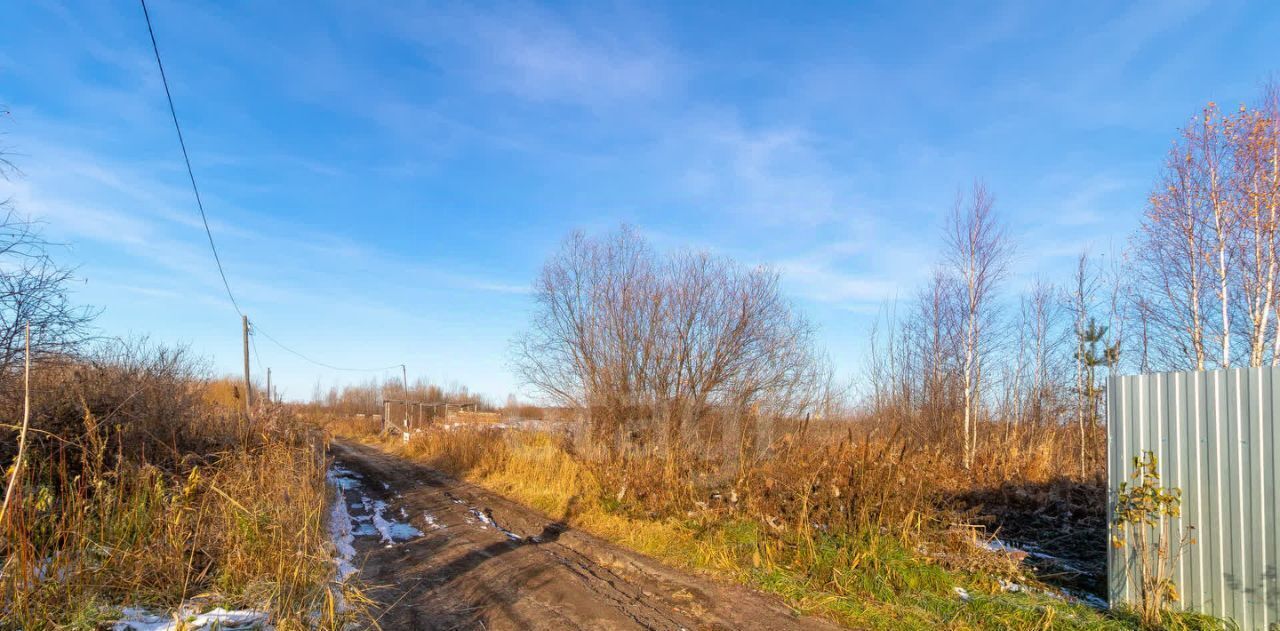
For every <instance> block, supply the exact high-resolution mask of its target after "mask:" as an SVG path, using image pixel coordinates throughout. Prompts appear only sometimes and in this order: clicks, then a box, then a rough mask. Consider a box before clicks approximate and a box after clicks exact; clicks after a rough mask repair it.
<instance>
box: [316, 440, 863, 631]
mask: <svg viewBox="0 0 1280 631" xmlns="http://www.w3.org/2000/svg"><path fill="white" fill-rule="evenodd" d="M331 453H332V455H333V458H334V460H335V464H336V465H338V466H339V467H342V468H345V469H348V470H350V471H352V472H354V473H356V474H357V475H358V476H359V477H360V478H361V479H362V482H363V484H362V486H361V487H360V488H358V489H347V490H346V491H345V492H346V495H347V497H346V501H347V502H349V503H351V506H352V507H356V508H359V507H360V506H368V505H378V504H377V503H378V502H381V503H382V505H384V506H385V512H386V513H387V514H388V515H394V516H400V517H403V521H405V522H407V524H408V525H409V526H411V527H412V529H416V530H419V531H421V533H422V534H421V535H419V536H415V537H411V538H408V539H407V540H403V541H395V542H393V543H392V544H387V543H386V542H385V541H383V540H381V539H379V538H378V537H371V536H364V537H356V539H355V543H354V545H355V549H356V552H357V554H356V558H355V560H354V563H355V564H356V565H357V566H359V567H360V574H359V578H360V579H361V580H363V581H364V583H365V584H366V585H368V586H370V595H371V596H372V597H373V598H374V599H375V600H377V601H378V602H379V603H380V606H379V607H378V608H377V609H376V610H375V611H374V615H375V616H376V617H377V623H376V624H377V626H379V627H381V628H382V629H432V630H436V629H438V630H446V629H661V630H672V631H675V630H679V629H688V630H690V631H693V630H703V629H706V630H713V629H714V630H720V629H726V630H727V629H836V628H840V627H837V626H835V625H833V624H831V623H829V622H827V621H824V620H820V619H816V618H811V617H803V616H799V615H797V614H795V613H794V612H793V611H792V610H790V609H789V608H788V607H786V606H785V605H784V604H783V603H781V602H780V601H778V600H777V599H775V598H772V597H770V596H766V595H763V594H760V593H757V592H754V591H751V590H749V589H746V588H743V587H740V586H736V585H727V584H721V583H718V582H716V581H713V580H710V579H708V578H705V577H699V576H693V575H690V574H688V573H685V572H681V571H678V570H675V569H672V568H669V567H666V566H664V565H662V564H660V563H657V562H656V561H653V560H652V559H648V558H646V557H643V556H641V555H638V554H635V553H633V552H631V551H628V550H625V549H622V548H620V547H618V546H616V545H613V544H611V543H608V542H605V541H602V540H600V539H597V538H596V537H593V536H591V535H588V534H586V533H583V532H580V531H577V530H574V529H572V528H569V527H567V526H566V525H565V524H562V523H557V522H554V521H552V520H550V519H548V518H547V517H546V516H545V515H543V514H541V513H539V512H538V511H535V510H533V509H530V508H528V507H525V506H522V505H520V504H517V503H515V502H511V501H509V500H507V499H505V498H502V497H500V496H498V495H495V494H493V493H490V492H489V491H486V490H484V489H481V488H479V487H476V486H474V485H471V484H468V483H466V482H461V481H458V480H454V479H452V478H450V477H448V476H445V475H443V474H441V473H440V472H438V471H435V470H432V469H430V468H428V467H426V466H423V465H421V464H417V463H414V462H410V461H408V460H405V459H403V458H398V457H395V456H391V455H389V454H386V453H384V452H382V451H379V450H377V449H375V448H372V447H368V446H365V445H360V444H357V443H353V442H348V441H335V442H334V443H333V444H332V445H331ZM361 496H363V498H362V497H361ZM370 626H372V625H370Z"/></svg>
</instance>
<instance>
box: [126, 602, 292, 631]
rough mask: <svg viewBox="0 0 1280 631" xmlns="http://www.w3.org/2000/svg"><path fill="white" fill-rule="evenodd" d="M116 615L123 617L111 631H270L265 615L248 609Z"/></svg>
mask: <svg viewBox="0 0 1280 631" xmlns="http://www.w3.org/2000/svg"><path fill="white" fill-rule="evenodd" d="M120 614H121V615H122V616H124V617H123V618H121V619H120V620H118V621H116V622H115V623H113V624H112V625H111V629H112V631H178V630H179V629H182V630H188V629H189V630H192V631H195V630H198V629H209V630H213V629H219V630H223V631H232V630H241V629H262V630H266V629H270V628H271V627H269V626H268V625H267V618H268V617H267V614H266V612H262V611H255V610H251V609H236V610H230V611H228V610H226V609H223V608H222V607H217V608H214V609H211V610H209V611H207V612H205V613H200V614H196V613H194V612H192V611H189V609H188V607H187V606H185V605H184V606H183V607H180V608H179V609H178V611H177V612H175V613H172V614H169V615H157V614H154V613H152V612H149V611H147V610H145V609H139V608H135V607H126V608H124V609H122V610H121V612H120Z"/></svg>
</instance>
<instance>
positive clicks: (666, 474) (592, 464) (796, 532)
mask: <svg viewBox="0 0 1280 631" xmlns="http://www.w3.org/2000/svg"><path fill="white" fill-rule="evenodd" d="M346 429H347V430H348V431H350V430H356V431H355V433H354V434H353V435H355V436H357V437H360V438H362V439H363V440H367V441H373V442H379V443H380V444H381V446H382V447H383V448H384V449H387V450H390V451H393V452H395V453H399V454H401V455H404V456H407V457H411V458H414V459H418V460H421V461H424V462H426V463H428V464H429V465H431V466H433V467H435V468H438V469H440V470H444V471H447V472H450V473H452V474H454V475H457V476H460V477H464V478H466V479H469V480H472V481H474V482H477V483H480V484H482V485H484V486H486V487H488V488H491V489H493V490H495V491H497V492H499V493H502V494H504V495H507V496H509V497H512V498H514V499H517V500H518V501H521V502H523V503H525V504H528V505H530V506H533V507H535V508H538V509H540V510H543V511H545V512H546V513H548V514H549V516H551V517H552V518H555V519H565V520H567V521H568V522H569V523H570V524H572V525H574V526H576V527H579V528H583V529H585V530H588V531H591V532H594V533H595V534H597V535H600V536H603V537H605V538H608V539H611V540H614V541H617V542H619V543H622V544H624V545H627V546H629V547H632V548H634V549H636V550H639V551H641V552H644V553H647V554H650V555H653V556H655V557H657V558H659V559H662V560H664V561H667V562H669V563H673V564H676V565H679V566H683V567H686V568H690V569H695V570H700V571H706V572H711V573H714V574H717V575H720V576H724V577H727V578H731V579H734V580H738V581H741V582H744V583H748V584H751V585H754V586H756V587H759V588H762V589H766V590H769V591H773V592H775V593H778V594H780V595H782V596H784V597H785V598H787V599H788V600H789V601H790V602H791V603H792V604H793V605H794V606H796V607H797V608H800V609H803V610H806V611H811V612H816V613H821V614H824V615H829V616H832V617H834V618H836V619H839V620H842V621H844V622H848V623H851V624H854V625H856V626H870V627H874V628H904V629H907V628H910V629H915V628H925V627H928V626H947V627H949V628H961V629H963V628H974V629H979V628H981V629H991V628H1024V629H1031V628H1090V629H1095V628H1103V629H1105V628H1129V627H1130V625H1129V624H1128V623H1127V622H1126V621H1124V620H1121V619H1118V618H1113V617H1108V616H1104V615H1101V614H1099V613H1097V612H1095V611H1093V610H1091V609H1089V608H1087V607H1085V606H1083V605H1077V604H1071V603H1068V602H1064V601H1062V600H1059V599H1057V598H1055V597H1053V596H1050V595H1047V594H1045V593H1043V592H1036V591H1034V590H1027V591H1023V592H1020V593H1006V592H1004V591H1002V589H1001V588H1000V585H1001V582H1002V581H1005V582H1006V583H1005V584H1006V585H1007V584H1008V582H1009V581H1013V582H1017V583H1019V584H1021V585H1024V586H1030V585H1036V584H1037V583H1036V581H1035V580H1034V578H1033V577H1031V576H1029V575H1028V574H1027V572H1026V571H1025V570H1024V569H1023V568H1022V567H1021V566H1020V564H1019V562H1018V561H1019V559H1018V558H1017V557H1016V556H1011V555H1008V554H1003V553H999V552H991V551H988V550H986V549H984V548H982V547H981V546H980V545H979V544H980V543H981V540H980V538H981V537H982V536H983V535H981V534H980V533H979V534H975V529H974V528H972V527H971V526H972V525H973V524H974V522H975V518H976V515H974V514H973V512H972V510H970V509H969V507H968V505H966V504H964V503H960V502H957V501H955V498H956V497H957V496H958V495H960V494H961V493H962V492H964V491H972V490H974V489H976V488H986V487H992V488H1003V487H1006V486H1009V485H1010V484H1011V482H1012V481H1013V480H1015V479H1019V478H1020V479H1022V480H1025V481H1026V483H1027V484H1029V485H1030V484H1032V483H1036V482H1041V483H1042V482H1046V481H1050V480H1055V479H1058V476H1057V471H1058V470H1061V468H1055V467H1054V463H1053V462H1052V460H1050V461H1048V462H1046V461H1044V459H1046V458H1049V459H1052V458H1054V457H1056V454H1058V453H1072V451H1071V450H1072V445H1071V444H1070V441H1071V438H1070V436H1071V435H1072V433H1073V432H1072V431H1071V430H1069V429H1065V428H1064V429H1063V431H1062V432H1061V433H1060V434H1054V435H1053V437H1052V439H1051V442H1050V438H1048V435H1047V434H1039V435H1038V436H1037V437H1036V438H1035V439H1034V441H1035V442H1032V439H1030V438H1023V439H1018V438H1017V437H1016V436H1015V435H1013V434H1010V435H1009V436H1008V438H1007V439H1001V440H996V439H995V436H994V434H995V432H994V428H986V427H984V428H982V429H984V430H991V433H992V434H993V436H992V439H991V440H989V441H987V442H986V444H984V446H983V448H982V450H981V451H979V453H978V454H976V458H975V464H974V467H973V468H972V469H970V470H967V471H966V470H964V469H963V468H961V467H960V466H959V463H958V462H957V461H956V459H955V458H954V457H953V455H954V454H953V453H952V452H951V451H950V450H947V449H944V448H942V447H940V446H938V445H936V444H931V443H919V442H913V441H912V440H910V439H908V438H906V437H905V436H907V435H908V434H909V433H908V432H901V431H899V432H894V431H888V428H880V429H875V430H872V429H871V427H870V426H867V425H862V424H851V423H812V424H803V423H792V424H784V425H782V426H779V427H776V428H770V429H769V430H768V431H767V432H764V434H766V435H768V436H771V437H772V438H770V440H769V441H768V444H767V445H765V446H763V447H761V448H760V449H759V450H758V451H757V452H756V453H755V455H754V456H753V457H751V458H749V459H746V460H738V458H739V457H740V453H736V452H732V451H725V452H722V451H719V450H716V449H707V450H706V451H705V452H704V453H702V454H700V455H699V456H698V457H696V458H695V457H693V456H689V457H688V459H687V460H686V461H685V462H683V463H682V464H681V465H680V466H679V467H678V469H677V472H676V474H675V475H674V477H673V474H672V469H671V468H670V467H669V461H668V459H667V457H666V454H667V453H668V452H667V451H666V450H663V449H652V450H650V451H649V453H648V454H646V453H644V452H643V451H637V450H632V451H630V452H628V453H624V454H623V455H621V456H619V457H617V458H612V459H611V458H609V457H607V456H605V455H604V454H607V453H608V451H609V450H600V449H593V448H592V447H591V446H590V444H588V443H585V442H584V439H582V438H580V437H575V436H573V435H568V434H566V435H552V434H548V433H539V432H522V431H495V430H491V429H483V428H480V427H477V428H471V429H467V428H457V429H453V430H444V429H437V430H428V431H425V432H422V433H420V434H415V435H413V436H412V437H411V439H410V440H409V441H407V442H405V441H403V440H401V439H400V438H399V437H394V438H388V439H380V438H378V437H377V436H375V435H370V434H368V433H361V432H359V428H358V426H356V425H353V424H347V425H346ZM720 453H724V454H725V455H724V456H723V458H727V459H731V460H734V461H735V462H734V463H732V466H729V464H728V463H725V462H720V459H721V458H722V456H719V455H717V454H720ZM1065 469H1066V470H1067V471H1070V470H1072V469H1073V468H1072V467H1066V468H1065ZM1071 483H1072V484H1075V485H1079V484H1086V485H1087V484H1091V482H1087V481H1086V482H1082V481H1079V480H1071ZM1044 501H1046V502H1048V501H1052V499H1051V498H1046V499H1045V500H1044ZM1101 545H1104V546H1105V541H1103V542H1101ZM957 587H959V588H961V589H963V590H966V592H967V593H968V594H969V600H967V601H966V600H962V599H961V598H960V597H958V596H957V593H956V591H955V588H957Z"/></svg>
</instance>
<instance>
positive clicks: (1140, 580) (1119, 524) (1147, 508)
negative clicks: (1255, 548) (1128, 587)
mask: <svg viewBox="0 0 1280 631" xmlns="http://www.w3.org/2000/svg"><path fill="white" fill-rule="evenodd" d="M1181 514H1182V489H1179V488H1168V487H1164V486H1161V485H1160V469H1159V463H1158V462H1157V460H1156V455H1155V453H1153V452H1150V451H1146V452H1143V454H1142V455H1141V456H1136V457H1134V459H1133V475H1132V476H1131V477H1130V481H1129V482H1121V483H1120V490H1119V493H1117V494H1116V505H1115V511H1114V513H1113V522H1114V525H1115V529H1114V531H1113V535H1112V540H1111V545H1112V546H1114V547H1115V548H1116V549H1118V550H1125V551H1126V554H1125V557H1124V563H1125V565H1126V567H1127V570H1128V572H1129V576H1130V577H1131V580H1135V581H1136V585H1137V587H1138V604H1137V614H1138V617H1139V619H1140V620H1141V623H1142V626H1143V627H1144V628H1147V629H1159V628H1163V627H1162V625H1163V618H1164V613H1165V609H1166V608H1167V605H1168V604H1169V603H1173V602H1177V601H1178V600H1179V596H1178V587H1177V585H1175V584H1174V582H1173V579H1172V578H1170V577H1171V575H1172V574H1173V568H1174V566H1175V564H1176V563H1177V559H1178V556H1180V555H1181V554H1182V551H1183V550H1184V549H1186V547H1187V546H1189V545H1192V544H1194V543H1195V538H1194V537H1193V534H1194V532H1193V530H1192V528H1190V527H1189V528H1187V529H1186V531H1185V532H1182V533H1174V532H1172V525H1171V520H1173V519H1175V518H1177V517H1179V516H1180V515H1181Z"/></svg>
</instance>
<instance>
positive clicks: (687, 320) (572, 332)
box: [514, 228, 830, 455]
mask: <svg viewBox="0 0 1280 631" xmlns="http://www.w3.org/2000/svg"><path fill="white" fill-rule="evenodd" d="M535 289H536V290H535V304H536V306H535V311H534V318H533V322H532V324H531V327H530V329H529V331H528V332H527V333H526V334H525V335H524V336H523V337H521V338H520V339H518V340H517V341H516V343H515V349H514V355H515V356H514V365H515V368H516V370H517V371H518V373H519V374H520V375H521V376H522V377H523V379H524V380H525V382H526V383H527V384H528V385H530V386H532V387H533V388H534V389H536V390H538V391H539V392H541V393H542V394H543V395H544V396H546V397H548V398H551V399H553V400H555V401H556V402H558V403H560V404H563V405H567V406H570V407H574V408H578V409H581V410H583V411H584V412H585V414H586V415H587V417H588V418H589V419H590V421H591V423H592V427H593V433H594V434H595V435H596V436H597V438H599V439H602V440H605V441H606V442H607V443H608V444H609V445H611V446H614V447H617V446H618V444H619V443H618V441H619V439H620V438H622V437H623V432H624V431H625V434H626V437H629V438H633V439H641V440H646V439H648V438H657V439H661V440H662V441H663V442H664V444H665V445H666V447H667V448H668V453H669V454H672V455H674V454H676V453H677V452H678V450H679V445H680V441H681V440H683V438H684V437H685V436H686V435H688V434H689V433H691V432H692V433H697V432H703V433H704V434H705V430H706V429H707V427H709V425H710V424H711V423H712V422H713V421H716V420H717V419H722V418H724V417H725V416H726V415H728V416H732V417H734V418H735V419H740V420H742V419H748V418H749V417H758V416H760V415H773V416H796V415H799V416H803V415H804V414H806V413H809V412H813V411H815V410H816V409H817V408H818V407H819V406H820V405H821V403H822V402H823V400H824V397H825V396H826V395H827V394H828V393H827V391H826V390H825V386H826V385H828V384H829V383H830V371H829V368H828V367H827V364H826V362H825V360H824V358H823V357H822V356H821V355H820V354H819V353H817V352H816V350H815V347H814V343H813V330H812V327H811V326H810V325H809V324H808V322H806V321H805V320H804V319H803V318H802V317H800V316H799V315H798V314H796V313H795V312H794V310H793V309H792V307H791V305H790V304H789V303H788V302H787V301H786V299H785V298H783V296H782V294H781V291H780V289H779V287H778V275H777V273H776V272H774V271H773V270H770V269H768V268H763V267H757V268H748V267H744V266H742V265H739V264H737V263H734V262H733V261H730V260H728V259H725V258H721V257H716V256H712V255H710V254H707V253H703V252H685V253H678V254H675V255H672V256H667V257H660V256H659V255H657V254H656V253H655V252H654V251H653V250H652V249H651V248H650V247H649V246H648V244H647V243H645V242H644V240H643V239H642V238H641V237H640V236H639V235H637V234H636V233H635V232H634V231H632V230H630V229H628V228H624V229H622V230H621V231H620V232H618V233H616V234H614V235H610V236H608V237H605V238H601V239H592V238H589V237H587V236H586V235H584V234H582V233H575V234H574V235H572V236H570V237H569V239H567V240H566V241H565V243H564V245H563V247H562V248H561V250H560V252H559V253H557V254H556V255H555V256H553V257H552V258H551V260H549V261H548V262H547V264H546V266H545V267H544V268H543V272H542V275H541V277H540V278H539V281H538V283H537V286H536V288H535ZM743 422H745V420H744V421H743ZM655 424H656V425H658V426H660V427H661V429H662V432H661V434H660V435H654V432H653V431H652V429H653V426H654V425H655Z"/></svg>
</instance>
